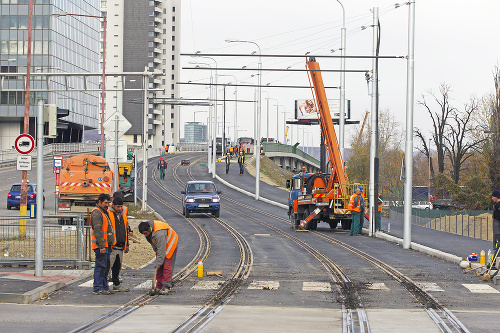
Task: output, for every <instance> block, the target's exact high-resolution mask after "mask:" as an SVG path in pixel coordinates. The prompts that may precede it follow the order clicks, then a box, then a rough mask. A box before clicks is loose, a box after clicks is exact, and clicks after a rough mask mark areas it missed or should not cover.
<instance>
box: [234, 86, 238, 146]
mask: <svg viewBox="0 0 500 333" xmlns="http://www.w3.org/2000/svg"><path fill="white" fill-rule="evenodd" d="M234 81H235V83H236V86H235V87H234V100H235V102H234V138H233V146H234V145H236V140H238V80H237V79H236V76H235V77H234Z"/></svg>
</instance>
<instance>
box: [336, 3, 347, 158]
mask: <svg viewBox="0 0 500 333" xmlns="http://www.w3.org/2000/svg"><path fill="white" fill-rule="evenodd" d="M337 2H338V3H339V4H340V6H342V29H341V30H340V31H341V33H340V34H341V46H340V47H341V48H342V50H341V51H342V58H341V59H340V69H341V73H340V117H339V146H340V147H339V148H340V155H341V156H344V136H345V134H344V133H345V132H344V129H345V54H346V45H345V44H346V41H345V31H346V30H345V10H344V5H343V4H342V3H341V2H340V1H339V0H337Z"/></svg>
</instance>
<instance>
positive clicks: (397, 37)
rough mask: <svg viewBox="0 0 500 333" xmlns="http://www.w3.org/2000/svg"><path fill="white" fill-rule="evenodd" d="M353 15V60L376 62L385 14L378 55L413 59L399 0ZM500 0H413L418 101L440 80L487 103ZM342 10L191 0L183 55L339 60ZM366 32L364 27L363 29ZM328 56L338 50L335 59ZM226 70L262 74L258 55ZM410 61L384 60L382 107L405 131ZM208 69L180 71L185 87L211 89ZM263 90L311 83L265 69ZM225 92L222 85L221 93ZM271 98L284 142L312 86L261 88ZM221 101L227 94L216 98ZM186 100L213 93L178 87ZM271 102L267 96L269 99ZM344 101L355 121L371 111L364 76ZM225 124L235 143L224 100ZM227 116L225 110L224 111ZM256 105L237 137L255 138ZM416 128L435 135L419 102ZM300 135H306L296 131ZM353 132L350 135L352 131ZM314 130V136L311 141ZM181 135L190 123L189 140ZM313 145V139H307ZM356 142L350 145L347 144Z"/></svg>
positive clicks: (327, 4)
mask: <svg viewBox="0 0 500 333" xmlns="http://www.w3.org/2000/svg"><path fill="white" fill-rule="evenodd" d="M342 2H343V4H344V6H345V13H346V30H347V43H346V52H347V55H371V54H372V48H373V38H372V36H373V31H372V28H371V25H372V21H373V14H372V12H371V9H372V8H373V7H378V8H379V12H380V25H381V48H380V55H396V56H405V55H407V53H408V6H407V5H402V6H401V7H399V8H395V4H396V2H395V1H387V0H376V1H368V0H343V1H342ZM498 13H500V1H498V0H485V1H473V2H472V1H463V0H439V1H429V0H427V1H422V0H417V1H416V43H415V70H416V73H415V102H417V100H419V99H421V95H422V94H425V93H426V92H427V91H429V90H432V91H434V92H438V89H439V86H440V84H441V83H443V82H444V83H447V84H448V85H450V86H451V90H452V92H451V98H452V104H453V105H454V106H455V107H457V108H461V107H463V104H464V103H466V102H467V101H468V99H469V98H470V97H471V96H476V97H482V96H484V95H485V94H487V93H491V92H492V91H493V76H492V72H493V69H494V67H495V65H497V64H498V58H499V55H500V43H498V32H499V31H500V29H499V28H500V20H498ZM341 26H342V10H341V6H340V5H339V3H338V2H337V1H335V0H330V1H307V2H306V1H297V0H286V1H285V0H272V1H269V0H268V1H262V0H254V1H234V0H232V1H230V0H213V1H206V0H205V1H203V0H184V1H182V31H181V50H182V52H183V53H191V52H195V51H200V52H201V53H237V54H250V53H252V52H253V51H256V49H257V48H256V46H255V45H253V44H247V43H226V42H225V40H226V39H228V38H233V39H240V40H250V41H254V42H256V43H257V44H258V45H259V46H260V48H261V50H262V54H296V55H300V54H305V53H306V52H310V53H311V54H318V55H327V54H330V55H339V54H340V51H338V49H340V46H341V44H340V32H341ZM363 27H367V28H366V29H364V28H363ZM331 50H336V51H335V52H334V53H332V52H331ZM216 60H217V61H218V66H219V67H231V68H241V67H242V66H247V68H257V63H258V58H249V57H239V58H217V59H216ZM317 60H318V61H319V63H320V66H321V68H322V69H339V68H340V60H338V59H322V58H318V59H317ZM189 61H191V62H192V61H199V62H208V63H213V62H211V61H210V60H208V59H204V60H201V59H199V60H196V59H192V58H189V57H182V59H181V64H182V66H183V67H188V66H189V67H193V66H195V65H190V64H188V62H189ZM262 62H263V68H288V67H290V66H291V68H294V69H303V68H304V66H305V59H301V58H263V60H262ZM406 66H407V63H406V60H401V59H391V60H380V72H379V79H380V87H379V89H380V109H389V110H390V112H391V113H393V114H394V115H395V117H396V119H397V120H398V121H399V122H400V123H401V126H402V127H403V128H404V127H405V122H406V117H405V112H406V110H405V108H406V107H405V105H406V74H407V73H406ZM346 68H347V69H363V70H364V69H366V70H370V69H371V68H372V61H371V60H370V59H366V60H353V59H348V60H347V61H346ZM219 74H225V75H234V76H236V78H237V80H238V82H239V83H241V82H250V83H254V84H256V83H257V77H256V76H253V77H252V75H255V74H256V72H250V71H219ZM209 77H210V71H205V70H182V71H181V80H180V81H183V82H187V81H192V82H204V83H208V82H209ZM323 79H324V82H325V85H327V86H338V85H339V84H340V76H339V74H330V73H324V74H323ZM225 82H234V79H233V78H232V77H222V76H221V77H219V83H225ZM262 82H263V83H264V84H267V83H270V84H271V85H273V84H274V85H308V78H307V74H306V73H305V72H296V73H292V72H290V73H282V72H266V71H264V73H263V76H262ZM221 89H222V88H221ZM263 90H264V91H266V92H267V93H268V94H269V97H271V98H275V99H277V100H278V101H279V104H280V105H283V107H279V111H280V113H279V122H280V125H279V137H280V140H283V126H282V124H283V114H282V113H281V112H282V111H284V110H286V111H287V112H289V114H288V115H287V119H291V117H292V115H293V112H294V101H295V99H302V98H311V92H310V90H309V89H279V88H263ZM234 92H235V89H234V88H229V87H228V88H227V90H226V98H227V99H229V98H233V97H234V95H233V94H234ZM221 95H222V90H220V92H219V96H221ZM181 96H183V98H207V97H208V96H209V91H208V89H206V88H205V87H203V86H187V85H183V86H181ZM327 96H328V98H329V99H338V98H339V92H338V90H334V89H329V90H327ZM265 97H267V94H266V93H263V98H265ZM252 98H253V88H243V87H240V88H239V89H238V99H243V100H252ZM346 98H347V99H349V100H351V118H353V119H355V120H360V121H362V119H363V116H364V114H365V111H367V110H368V111H370V110H371V101H370V96H369V95H368V88H367V83H366V80H365V77H364V74H363V73H347V74H346ZM270 104H271V113H270V118H271V119H270V124H271V125H270V133H269V137H276V125H275V124H276V106H275V105H276V102H275V101H274V100H270ZM226 108H227V111H228V114H227V121H228V123H229V126H231V127H230V128H229V131H230V135H229V136H230V137H233V127H232V126H233V113H234V108H235V106H234V103H227V104H226ZM206 109H207V108H199V107H198V108H195V107H183V108H181V113H182V115H181V124H183V123H184V122H186V121H193V111H195V110H200V111H202V110H206ZM221 109H222V108H221ZM262 112H263V115H262V118H263V126H262V136H263V137H264V136H266V129H267V125H266V117H267V116H266V102H265V100H264V103H263V106H262ZM252 113H253V105H252V104H251V103H239V104H238V123H239V124H238V129H239V130H241V131H240V132H239V136H253V130H254V129H253V118H252ZM207 117H208V113H202V112H200V113H197V114H196V121H202V122H204V123H206V119H207ZM414 119H415V123H414V125H415V126H416V127H419V128H422V129H423V130H424V133H426V132H427V130H430V127H429V121H430V118H429V116H428V115H427V114H426V111H425V110H423V109H422V108H421V107H419V106H418V105H417V103H415V118H414ZM299 131H300V133H301V134H300V138H297V132H299ZM308 131H309V132H310V133H311V134H310V135H309V140H310V141H309V142H311V141H312V140H313V138H314V144H315V145H318V144H319V140H320V139H319V134H317V133H318V128H312V129H311V128H310V129H308ZM351 131H352V129H351ZM313 132H314V134H313ZM181 134H182V135H183V125H182V133H181ZM292 138H293V141H295V142H296V141H297V140H299V141H302V130H297V129H296V127H293V126H292ZM305 142H306V143H307V141H305ZM348 142H349V139H348V138H346V145H347V143H348Z"/></svg>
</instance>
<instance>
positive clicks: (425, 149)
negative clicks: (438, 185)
mask: <svg viewBox="0 0 500 333" xmlns="http://www.w3.org/2000/svg"><path fill="white" fill-rule="evenodd" d="M414 133H415V135H416V136H417V138H419V139H420V141H422V147H419V146H417V150H418V151H419V152H420V153H422V154H424V155H425V156H427V160H429V159H430V162H429V163H430V169H431V176H432V177H434V165H433V164H432V158H431V157H430V155H431V147H430V145H427V140H425V138H424V135H423V134H422V132H421V131H420V130H419V129H418V128H415V130H414Z"/></svg>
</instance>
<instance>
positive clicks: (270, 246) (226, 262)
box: [0, 153, 500, 332]
mask: <svg viewBox="0 0 500 333" xmlns="http://www.w3.org/2000/svg"><path fill="white" fill-rule="evenodd" d="M203 156H205V154H197V153H189V154H188V153H187V154H175V155H169V156H168V157H166V158H167V159H168V160H169V167H168V170H167V176H166V178H165V180H164V181H163V184H164V185H165V186H166V187H167V188H168V189H169V190H170V191H172V192H173V193H174V194H173V195H172V194H168V193H166V192H164V191H163V190H162V189H161V188H160V187H159V186H158V184H156V183H155V182H154V181H153V179H152V178H151V175H152V173H154V172H157V171H156V170H155V168H150V169H149V172H148V175H149V178H148V186H149V189H150V190H151V191H153V192H154V193H157V194H158V195H159V196H160V197H161V198H162V200H165V201H167V202H168V203H169V204H170V205H172V206H173V207H175V209H170V208H167V207H165V205H163V204H162V203H161V202H160V201H158V200H155V198H153V197H152V196H149V199H148V204H149V205H150V206H151V207H152V208H153V209H155V210H156V211H157V212H158V213H159V214H160V215H161V216H162V217H163V218H164V219H165V220H166V221H167V222H168V223H169V224H170V225H171V226H172V227H173V228H174V229H175V230H176V232H177V233H178V234H179V237H180V240H179V247H178V254H177V261H176V270H177V269H179V268H180V267H183V266H184V265H187V263H189V261H190V260H191V259H192V258H193V257H194V255H195V253H196V251H197V250H198V245H199V238H198V235H197V234H196V232H195V231H194V230H193V228H192V227H191V225H190V224H189V223H187V221H186V220H185V219H184V218H183V217H182V215H181V214H180V212H181V211H182V205H181V202H180V201H179V198H180V197H181V194H180V191H181V190H182V189H183V186H182V184H179V183H178V182H177V181H176V179H175V178H174V177H173V171H174V169H175V168H174V166H175V165H176V164H177V163H179V162H180V160H181V159H182V158H186V157H187V158H189V159H191V161H192V162H193V163H192V165H191V166H190V167H188V166H179V167H177V168H176V173H177V175H178V177H179V178H180V179H181V181H182V182H186V181H188V180H191V179H192V178H194V179H197V180H210V179H212V177H211V175H209V174H207V171H206V169H207V168H206V166H205V165H204V161H203V160H202V161H199V162H195V160H196V159H197V157H203ZM156 161H157V159H152V160H151V164H150V165H152V166H154V165H155V164H156ZM232 167H233V166H232ZM218 170H221V171H222V170H223V165H222V164H219V165H218ZM234 170H236V168H234ZM231 171H232V170H231ZM5 172H7V171H5ZM9 172H10V171H9ZM223 177H224V178H225V179H227V178H226V176H225V175H223ZM229 177H231V179H228V181H231V182H232V183H233V184H234V185H237V186H239V187H241V188H243V189H246V190H251V188H252V186H254V184H255V179H254V178H253V177H251V176H250V175H248V174H247V173H245V175H243V176H239V175H232V174H231V172H230V175H229ZM47 178H49V177H47ZM215 182H216V184H217V186H218V189H219V190H222V192H223V194H222V201H221V204H222V209H221V214H220V218H221V219H222V220H224V221H225V222H226V223H228V224H230V225H231V226H232V227H234V228H235V229H237V230H238V231H239V232H240V233H242V234H243V236H244V237H245V238H246V239H247V241H248V242H249V244H250V246H251V248H252V253H253V258H254V261H253V265H252V267H251V271H250V275H249V277H248V279H247V281H246V282H245V283H244V285H243V286H242V287H241V288H240V289H239V291H238V292H237V293H236V294H235V295H234V296H233V298H232V299H231V301H230V302H229V304H227V305H226V306H225V307H224V308H223V310H222V311H221V313H220V314H218V315H217V316H215V317H214V319H213V320H212V321H211V322H210V323H209V324H208V325H207V326H205V327H204V328H203V329H202V332H235V331H239V332H256V331H259V332H298V331H307V332H324V331H329V332H330V331H333V332H341V331H342V320H341V318H342V312H341V310H342V302H341V300H340V299H339V293H338V291H337V289H336V283H334V282H333V281H332V277H331V276H330V275H329V273H328V272H327V271H326V270H325V269H324V266H323V263H322V262H320V261H319V260H317V259H316V258H315V257H313V256H312V255H311V254H310V253H308V252H306V251H305V250H304V249H303V248H302V247H300V246H299V245H297V244H296V243H295V242H293V241H292V240H290V239H289V238H285V237H283V236H282V235H281V234H280V233H277V232H276V231H275V230H274V229H272V228H269V227H266V225H264V224H261V223H257V222H256V221H254V220H253V219H250V218H248V216H252V217H256V218H258V219H259V220H260V221H262V222H265V223H266V224H268V225H270V226H272V227H273V228H278V229H279V230H281V231H283V232H286V233H288V234H289V235H290V236H292V237H296V238H299V239H301V240H303V241H306V242H307V243H308V244H310V245H312V246H314V247H315V248H316V249H318V250H319V251H321V252H322V253H323V254H324V255H325V256H327V257H328V258H331V259H333V260H334V261H335V262H336V263H337V264H338V265H339V266H340V267H341V268H342V269H343V270H344V271H345V272H346V273H347V274H348V276H349V277H350V279H351V281H352V283H353V286H355V288H356V290H357V291H358V293H359V295H360V297H361V299H362V302H363V305H364V307H365V309H366V311H367V314H368V318H369V322H370V327H371V329H372V332H439V330H438V328H437V327H436V326H435V324H434V323H433V322H432V320H430V317H429V316H428V315H427V313H426V312H425V311H424V310H423V309H422V307H421V305H420V304H419V303H418V302H417V300H416V299H415V298H414V297H413V296H411V295H410V294H409V293H408V291H407V290H406V289H405V288H403V287H402V286H401V285H400V284H399V283H398V282H397V281H396V280H394V279H393V278H392V277H390V276H389V275H388V274H386V273H384V272H383V271H381V270H380V269H378V268H377V267H375V266H373V265H372V264H370V263H368V262H367V261H366V260H364V259H363V258H361V257H358V256H355V255H353V254H352V253H350V252H348V251H346V250H344V249H342V248H339V247H338V246H336V245H333V244H332V243H330V242H328V241H327V240H325V239H323V238H320V237H318V235H316V234H315V233H313V232H309V233H308V232H295V231H294V230H292V229H290V227H289V224H288V223H287V222H286V221H285V220H286V218H287V214H286V209H283V208H278V207H276V206H272V205H269V204H266V203H263V202H260V201H256V200H255V199H253V198H251V197H248V196H245V195H243V194H241V193H239V192H238V191H236V190H233V189H231V188H228V187H226V186H224V185H223V184H220V183H219V182H217V181H215ZM261 189H262V193H261V194H262V196H265V197H267V198H268V199H271V200H275V201H278V202H286V197H287V193H286V192H284V191H282V190H280V189H277V188H274V187H272V186H268V185H262V186H261ZM139 193H142V192H139ZM47 200H48V197H47ZM254 209H258V210H260V211H262V212H266V213H267V215H264V214H262V213H261V212H257V211H255V210H254ZM193 219H194V220H195V221H197V222H198V223H200V224H201V225H203V226H204V228H205V229H206V230H207V232H208V234H209V236H210V241H211V249H210V254H209V257H208V259H207V260H206V262H205V263H204V267H205V269H206V270H222V271H223V274H222V275H223V278H222V279H221V278H218V277H203V278H198V277H196V276H195V275H193V276H190V277H188V278H187V279H186V280H184V281H183V282H182V283H180V284H179V285H176V286H175V288H174V289H173V290H172V291H171V292H170V293H169V295H167V296H162V297H160V298H158V299H157V300H156V301H155V302H154V303H152V304H150V305H147V306H145V307H143V308H141V309H140V310H138V311H136V312H134V313H133V314H131V315H129V316H127V317H125V318H124V319H122V320H120V321H119V322H117V323H115V324H113V325H111V326H110V327H108V328H106V329H105V330H104V331H105V332H118V331H120V332H146V331H170V330H171V329H173V328H174V327H176V326H177V325H178V324H179V323H180V322H181V321H182V320H183V319H185V318H186V317H187V316H188V315H190V314H192V313H193V312H195V311H196V310H197V309H198V308H199V307H201V306H203V304H204V303H205V302H206V301H207V299H208V298H209V297H210V296H213V294H214V290H213V289H211V288H209V287H207V285H210V284H212V285H213V283H217V282H218V281H223V280H224V279H228V278H230V277H231V276H232V274H233V273H234V272H235V267H236V264H237V262H238V260H239V259H240V251H239V248H238V246H237V244H236V242H235V240H234V238H233V237H232V236H231V235H230V234H229V233H228V232H227V231H226V230H225V229H223V228H222V227H221V226H220V225H219V224H217V223H216V222H215V221H214V220H213V219H211V218H210V217H208V216H205V215H203V214H194V215H193ZM318 232H319V233H322V234H324V235H328V236H330V237H333V238H335V239H337V240H340V241H342V242H344V243H346V244H349V245H352V246H354V247H356V248H359V249H361V250H363V251H365V252H366V253H368V254H370V255H371V256H373V257H375V258H377V259H380V260H382V261H384V262H386V263H388V264H390V265H391V266H393V267H394V268H396V269H397V270H398V271H400V272H402V273H404V274H405V275H407V276H408V277H409V278H411V279H412V280H413V281H415V282H418V283H420V284H421V286H422V288H424V289H427V290H430V293H431V294H432V296H433V297H435V298H436V299H437V300H438V301H439V302H441V303H442V304H443V305H445V306H446V307H447V308H448V309H449V310H450V311H452V312H453V314H454V315H455V316H456V317H457V318H458V319H459V320H460V321H462V322H463V323H464V324H465V326H466V327H467V328H468V329H469V330H470V331H471V332H496V331H497V329H496V328H495V324H494V323H495V322H496V318H497V317H498V315H499V314H500V310H498V309H499V308H500V307H499V306H500V298H499V294H500V293H499V291H498V290H499V289H500V288H498V286H496V285H493V284H492V283H491V282H489V283H487V282H482V281H481V280H480V278H479V277H477V276H475V275H474V274H470V273H464V272H463V270H462V269H460V268H458V267H457V266H456V265H454V264H452V263H449V262H445V261H442V260H440V259H436V258H434V257H430V256H427V255H425V254H422V253H419V252H415V251H411V250H404V249H402V247H400V246H398V245H395V244H393V243H390V242H386V241H383V240H380V239H377V238H370V237H367V236H359V237H349V236H348V235H347V232H345V231H342V230H337V229H335V230H332V229H330V228H329V227H328V225H327V224H324V223H320V224H319V225H318ZM437 235H438V236H439V237H438V236H434V237H433V235H428V236H427V237H426V241H427V242H428V243H429V245H430V246H432V244H433V243H435V245H436V246H438V245H439V244H441V243H446V242H447V241H448V239H450V241H451V242H459V240H455V238H448V237H447V235H446V234H444V235H442V234H437ZM450 246H452V245H450ZM148 260H149V258H145V259H144V261H145V264H146V263H147V261H148ZM151 276H152V268H151V265H148V266H146V267H145V268H143V269H140V270H124V271H123V273H122V277H123V279H124V284H125V285H127V286H129V287H131V288H132V289H131V291H130V292H129V293H120V294H115V295H110V296H94V295H92V293H91V289H90V288H89V287H86V286H84V285H82V283H83V282H85V281H80V282H78V283H74V284H73V285H71V286H68V287H66V288H64V289H62V290H60V291H58V292H56V293H54V294H51V295H50V297H49V298H47V299H44V300H41V301H39V302H37V303H36V304H33V305H25V306H22V305H9V304H0V309H1V311H2V313H4V314H8V315H7V316H1V318H0V326H2V327H3V329H6V330H9V329H10V330H11V331H16V332H31V331H33V330H34V329H35V327H36V330H37V331H39V332H56V331H57V332H63V331H69V330H71V329H74V328H76V327H78V326H79V325H81V324H83V323H85V322H87V321H90V320H92V319H94V318H97V317H99V316H100V315H102V314H104V313H106V312H108V311H110V310H111V309H114V308H115V307H117V306H119V305H121V304H123V303H125V302H126V301H128V300H130V299H132V298H135V297H137V296H138V295H140V294H141V293H144V292H145V289H134V288H133V287H135V286H138V285H140V284H141V283H144V282H146V281H147V279H151ZM470 285H474V286H483V287H489V288H491V289H489V292H487V293H477V292H473V290H471V289H470V288H473V287H471V286H470ZM48 309H50V310H48ZM26 313H30V314H33V315H32V316H31V315H30V316H29V317H28V316H26V315H24V314H26ZM488 323H492V324H491V325H490V324H488Z"/></svg>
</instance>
